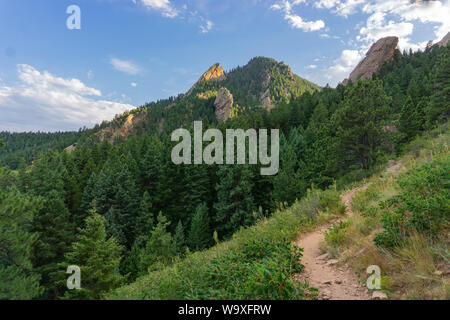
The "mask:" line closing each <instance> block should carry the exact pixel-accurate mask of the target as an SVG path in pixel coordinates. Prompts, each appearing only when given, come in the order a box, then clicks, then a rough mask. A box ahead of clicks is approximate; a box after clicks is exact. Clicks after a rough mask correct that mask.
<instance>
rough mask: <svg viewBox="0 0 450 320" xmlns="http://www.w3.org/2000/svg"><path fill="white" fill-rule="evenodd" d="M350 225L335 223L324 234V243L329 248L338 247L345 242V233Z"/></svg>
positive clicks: (342, 222)
mask: <svg viewBox="0 0 450 320" xmlns="http://www.w3.org/2000/svg"><path fill="white" fill-rule="evenodd" d="M349 225H350V223H349V222H348V221H345V222H344V221H340V222H339V223H335V224H334V225H333V227H331V228H330V229H329V230H328V231H327V232H326V233H325V241H326V242H327V244H328V245H329V246H331V247H338V246H340V245H341V244H343V243H344V242H345V241H346V240H347V231H348V227H349Z"/></svg>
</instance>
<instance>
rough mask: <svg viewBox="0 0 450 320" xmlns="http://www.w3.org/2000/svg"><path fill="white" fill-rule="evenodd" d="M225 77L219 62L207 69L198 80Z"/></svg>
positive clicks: (218, 79) (221, 78)
mask: <svg viewBox="0 0 450 320" xmlns="http://www.w3.org/2000/svg"><path fill="white" fill-rule="evenodd" d="M224 79H225V71H224V70H223V68H222V67H221V66H220V64H219V63H216V64H214V65H213V66H212V67H210V68H209V69H208V71H206V72H205V73H204V74H203V75H202V76H201V77H200V80H199V81H210V80H214V81H221V80H224Z"/></svg>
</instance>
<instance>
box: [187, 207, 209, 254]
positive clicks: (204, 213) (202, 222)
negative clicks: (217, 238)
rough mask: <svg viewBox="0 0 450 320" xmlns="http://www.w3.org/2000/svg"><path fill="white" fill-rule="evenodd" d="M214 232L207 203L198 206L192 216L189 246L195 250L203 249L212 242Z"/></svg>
mask: <svg viewBox="0 0 450 320" xmlns="http://www.w3.org/2000/svg"><path fill="white" fill-rule="evenodd" d="M211 237H212V233H211V229H210V227H209V218H208V207H207V206H206V204H205V203H201V204H199V205H198V206H197V209H196V210H195V213H194V216H193V217H192V222H191V229H190V230H189V237H188V243H189V247H190V248H191V249H192V250H194V251H198V250H203V249H205V248H207V247H208V246H209V245H210V244H211V239H212V238H211Z"/></svg>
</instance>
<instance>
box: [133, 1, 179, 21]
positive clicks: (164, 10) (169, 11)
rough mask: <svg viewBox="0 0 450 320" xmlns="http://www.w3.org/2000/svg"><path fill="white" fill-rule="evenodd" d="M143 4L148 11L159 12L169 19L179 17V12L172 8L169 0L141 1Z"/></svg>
mask: <svg viewBox="0 0 450 320" xmlns="http://www.w3.org/2000/svg"><path fill="white" fill-rule="evenodd" d="M141 3H142V5H143V6H145V7H146V8H147V9H148V10H155V11H159V12H161V14H162V15H163V16H164V17H167V18H175V17H176V16H177V15H178V11H177V10H176V9H175V8H174V7H173V6H172V4H171V3H170V1H169V0H141Z"/></svg>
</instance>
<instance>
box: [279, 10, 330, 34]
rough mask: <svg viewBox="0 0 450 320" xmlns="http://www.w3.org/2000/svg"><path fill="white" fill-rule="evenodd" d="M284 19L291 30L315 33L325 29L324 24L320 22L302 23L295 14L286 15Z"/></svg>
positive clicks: (300, 18)
mask: <svg viewBox="0 0 450 320" xmlns="http://www.w3.org/2000/svg"><path fill="white" fill-rule="evenodd" d="M284 18H285V19H286V20H288V21H289V24H290V25H291V27H292V28H296V29H302V30H303V31H306V32H307V31H317V30H320V29H322V28H324V27H325V22H323V21H322V20H317V21H304V20H303V19H302V17H300V16H298V15H295V14H287V15H285V17H284Z"/></svg>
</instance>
